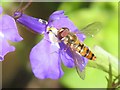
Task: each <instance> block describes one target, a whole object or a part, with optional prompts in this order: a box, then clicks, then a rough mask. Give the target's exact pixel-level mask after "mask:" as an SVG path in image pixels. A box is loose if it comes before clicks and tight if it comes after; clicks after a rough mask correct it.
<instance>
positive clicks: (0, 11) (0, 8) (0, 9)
mask: <svg viewBox="0 0 120 90" xmlns="http://www.w3.org/2000/svg"><path fill="white" fill-rule="evenodd" d="M2 11H3V9H2V7H1V6H0V14H1V13H2Z"/></svg>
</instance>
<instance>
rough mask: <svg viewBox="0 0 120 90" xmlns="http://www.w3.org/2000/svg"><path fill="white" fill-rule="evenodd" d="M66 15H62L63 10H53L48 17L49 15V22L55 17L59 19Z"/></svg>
mask: <svg viewBox="0 0 120 90" xmlns="http://www.w3.org/2000/svg"><path fill="white" fill-rule="evenodd" d="M66 17H67V16H65V15H64V11H63V10H60V11H55V12H53V13H52V14H51V15H50V17H49V22H50V21H54V20H57V19H61V18H66Z"/></svg>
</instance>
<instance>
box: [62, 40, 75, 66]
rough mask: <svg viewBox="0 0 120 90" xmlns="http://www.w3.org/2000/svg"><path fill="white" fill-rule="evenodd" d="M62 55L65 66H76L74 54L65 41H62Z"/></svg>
mask: <svg viewBox="0 0 120 90" xmlns="http://www.w3.org/2000/svg"><path fill="white" fill-rule="evenodd" d="M60 47H61V49H60V57H61V59H62V62H63V63H64V65H65V66H67V67H69V68H72V67H74V60H73V55H72V53H71V51H70V49H69V47H67V46H66V45H65V44H64V43H63V42H61V43H60Z"/></svg>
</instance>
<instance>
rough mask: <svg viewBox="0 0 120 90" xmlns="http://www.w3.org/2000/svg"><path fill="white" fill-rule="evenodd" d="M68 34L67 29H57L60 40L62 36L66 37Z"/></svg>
mask: <svg viewBox="0 0 120 90" xmlns="http://www.w3.org/2000/svg"><path fill="white" fill-rule="evenodd" d="M68 34H69V29H68V28H66V27H63V28H61V29H60V30H59V31H58V38H59V39H60V40H61V39H62V38H64V37H66V36H67V35H68Z"/></svg>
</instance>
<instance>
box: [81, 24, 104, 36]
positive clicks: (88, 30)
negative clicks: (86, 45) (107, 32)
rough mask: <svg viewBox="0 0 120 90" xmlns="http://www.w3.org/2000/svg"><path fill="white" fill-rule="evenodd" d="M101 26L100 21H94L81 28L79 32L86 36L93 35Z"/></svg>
mask: <svg viewBox="0 0 120 90" xmlns="http://www.w3.org/2000/svg"><path fill="white" fill-rule="evenodd" d="M101 28H102V24H101V23H100V22H94V23H91V24H89V25H87V26H86V27H84V28H83V29H81V30H80V32H81V33H83V34H84V35H85V36H87V37H93V36H94V35H95V34H96V33H98V32H99V31H100V30H101Z"/></svg>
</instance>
